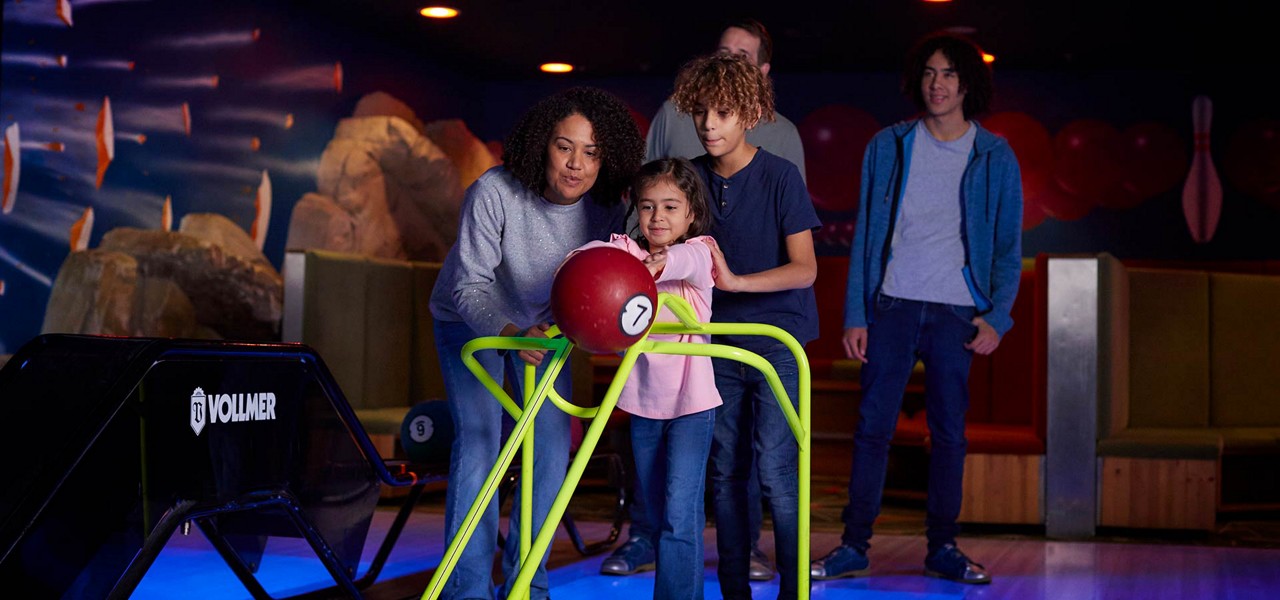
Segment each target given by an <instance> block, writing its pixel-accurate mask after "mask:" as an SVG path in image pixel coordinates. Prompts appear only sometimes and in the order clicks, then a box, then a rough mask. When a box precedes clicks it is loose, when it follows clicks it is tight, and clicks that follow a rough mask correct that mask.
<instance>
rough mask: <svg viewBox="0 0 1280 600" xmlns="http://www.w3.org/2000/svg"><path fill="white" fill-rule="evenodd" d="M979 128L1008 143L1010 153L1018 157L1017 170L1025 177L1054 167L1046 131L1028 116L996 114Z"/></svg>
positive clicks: (1024, 114)
mask: <svg viewBox="0 0 1280 600" xmlns="http://www.w3.org/2000/svg"><path fill="white" fill-rule="evenodd" d="M982 126H983V127H985V128H987V129H988V130H990V131H991V132H992V133H994V134H996V135H998V136H1000V137H1003V138H1004V139H1006V140H1009V145H1010V146H1011V147H1013V153H1014V154H1015V155H1017V157H1018V167H1020V168H1021V169H1022V172H1023V173H1024V174H1026V173H1028V172H1040V171H1047V170H1048V169H1050V168H1052V167H1053V144H1052V142H1051V141H1050V139H1049V131H1048V130H1047V129H1045V128H1044V125H1041V124H1040V122H1039V121H1036V120H1035V118H1033V117H1032V116H1031V115H1028V114H1026V113H1021V112H1002V113H996V114H994V115H991V116H990V117H987V118H986V119H985V120H983V121H982Z"/></svg>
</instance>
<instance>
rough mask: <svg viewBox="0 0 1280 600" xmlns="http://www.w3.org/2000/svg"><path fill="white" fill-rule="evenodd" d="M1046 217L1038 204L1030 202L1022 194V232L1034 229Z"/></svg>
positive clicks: (1024, 194)
mask: <svg viewBox="0 0 1280 600" xmlns="http://www.w3.org/2000/svg"><path fill="white" fill-rule="evenodd" d="M1046 216H1047V215H1045V214H1044V209H1043V208H1041V207H1040V203H1039V202H1033V201H1031V200H1030V199H1029V198H1027V195H1026V193H1025V192H1024V193H1023V196H1022V230H1023V231H1026V230H1028V229H1035V228H1036V226H1037V225H1039V224H1041V223H1043V222H1044V218H1045V217H1046Z"/></svg>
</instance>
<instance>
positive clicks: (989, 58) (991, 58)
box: [982, 52, 996, 64]
mask: <svg viewBox="0 0 1280 600" xmlns="http://www.w3.org/2000/svg"><path fill="white" fill-rule="evenodd" d="M982 62H984V63H987V64H991V63H993V62H996V55H994V54H987V53H986V52H983V53H982Z"/></svg>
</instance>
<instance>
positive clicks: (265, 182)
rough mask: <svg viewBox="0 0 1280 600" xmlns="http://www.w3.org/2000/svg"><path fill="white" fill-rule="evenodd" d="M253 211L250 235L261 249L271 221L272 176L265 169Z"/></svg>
mask: <svg viewBox="0 0 1280 600" xmlns="http://www.w3.org/2000/svg"><path fill="white" fill-rule="evenodd" d="M253 213H254V217H253V227H252V228H250V230H249V237H251V238H253V241H254V243H256V244H257V245H258V249H259V250H261V249H262V245H263V243H264V242H266V241H267V225H269V224H270V223H271V178H270V177H268V176H267V172H266V171H265V170H264V171H263V172H262V183H259V184H258V196H257V198H255V199H254V200H253Z"/></svg>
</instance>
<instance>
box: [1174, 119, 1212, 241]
mask: <svg viewBox="0 0 1280 600" xmlns="http://www.w3.org/2000/svg"><path fill="white" fill-rule="evenodd" d="M1212 121H1213V102H1212V101H1210V100H1209V97H1208V96H1196V97H1195V100H1192V102H1191V124H1192V128H1193V129H1194V130H1195V141H1196V143H1195V153H1194V154H1193V155H1192V157H1191V171H1190V172H1189V173H1188V174H1187V183H1186V185H1185V186H1183V188H1182V213H1183V215H1185V216H1186V218H1187V227H1188V228H1189V229H1190V230H1191V239H1193V240H1195V241H1196V243H1197V244H1207V243H1208V242H1209V240H1212V239H1213V232H1214V231H1215V230H1217V229H1218V217H1219V216H1221V214H1222V182H1221V181H1219V180H1218V170H1217V169H1216V168H1214V166H1213V156H1212V155H1210V154H1209V127H1210V124H1211V122H1212Z"/></svg>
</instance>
